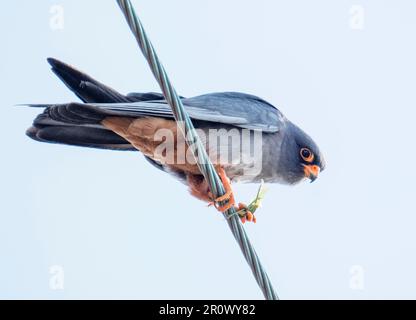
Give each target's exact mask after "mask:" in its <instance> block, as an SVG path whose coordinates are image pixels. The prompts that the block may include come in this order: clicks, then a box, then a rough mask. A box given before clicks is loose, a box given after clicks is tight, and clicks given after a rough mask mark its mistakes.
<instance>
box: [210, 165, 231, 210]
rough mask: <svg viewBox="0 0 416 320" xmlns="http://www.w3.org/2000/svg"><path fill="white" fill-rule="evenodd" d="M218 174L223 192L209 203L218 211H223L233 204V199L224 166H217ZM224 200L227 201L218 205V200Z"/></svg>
mask: <svg viewBox="0 0 416 320" xmlns="http://www.w3.org/2000/svg"><path fill="white" fill-rule="evenodd" d="M218 175H219V177H220V179H221V181H222V183H223V185H224V189H225V193H224V194H223V195H222V196H220V197H218V198H216V199H214V200H213V201H212V202H211V203H210V205H214V206H215V208H216V209H217V210H218V211H220V212H225V211H227V210H228V209H230V208H231V207H233V206H234V205H235V199H234V194H233V190H232V189H231V184H230V179H228V177H227V174H226V173H225V170H224V168H222V167H219V169H218ZM225 201H227V203H226V204H224V205H218V203H219V202H225Z"/></svg>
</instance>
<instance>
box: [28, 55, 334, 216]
mask: <svg viewBox="0 0 416 320" xmlns="http://www.w3.org/2000/svg"><path fill="white" fill-rule="evenodd" d="M47 61H48V63H49V64H50V66H51V70H52V71H53V72H54V73H55V75H56V76H57V77H58V78H59V79H60V80H61V81H62V82H63V83H64V84H65V85H66V86H67V87H68V88H69V89H70V90H71V91H72V92H73V93H74V94H75V95H76V96H77V97H78V98H79V99H80V100H81V102H71V103H59V104H29V105H28V106H30V107H37V108H42V109H43V111H42V112H41V113H40V114H39V115H38V116H37V117H36V118H35V119H34V121H33V124H32V126H31V127H30V128H29V129H27V131H26V134H27V136H29V137H30V138H32V139H34V140H36V141H39V142H48V143H56V144H65V145H72V146H79V147H89V148H99V149H107V150H120V151H139V152H141V153H142V154H143V155H144V157H145V159H146V160H148V161H149V162H150V163H151V164H152V165H153V166H154V167H156V168H157V169H159V170H162V171H165V172H167V173H169V174H171V175H172V176H173V177H175V178H176V179H178V180H179V181H181V182H183V183H184V184H186V185H187V186H188V187H189V191H190V193H191V195H193V196H194V197H196V198H198V199H200V200H202V201H204V202H207V203H208V204H210V205H214V206H215V207H216V208H217V209H218V210H219V211H220V212H225V211H227V210H228V209H230V208H231V207H236V208H237V209H239V210H240V209H246V214H244V215H242V216H241V218H242V220H243V222H245V221H246V219H247V217H249V219H248V220H249V221H254V222H255V221H256V219H255V217H254V216H253V214H252V213H251V212H250V211H249V210H247V206H245V205H244V204H242V203H239V204H238V205H237V204H236V201H235V197H234V193H233V191H232V187H231V183H234V182H246V183H247V182H248V183H250V182H251V183H256V182H260V181H264V182H267V183H280V184H286V185H295V184H298V183H300V182H301V181H304V180H310V181H311V182H313V181H315V180H316V179H317V177H318V175H319V174H320V172H322V171H323V170H324V169H325V166H326V163H325V160H324V156H323V154H322V153H321V151H320V149H319V147H318V145H317V144H316V143H315V142H314V140H313V139H312V138H311V137H310V136H309V135H308V134H306V133H305V132H304V131H303V130H302V129H300V128H299V127H298V126H297V125H295V124H294V123H293V122H291V121H290V120H289V119H287V118H286V117H285V116H284V115H283V113H282V112H281V111H280V110H279V109H277V108H276V107H275V106H273V105H272V104H271V103H269V102H267V101H266V100H264V99H261V98H259V97H257V96H255V95H251V94H246V93H240V92H215V93H208V94H203V95H199V96H195V97H191V98H185V97H182V96H180V99H181V101H182V103H183V105H184V107H185V109H186V111H187V112H188V114H189V116H190V118H191V119H192V121H193V124H194V127H195V129H196V130H197V133H198V135H199V136H200V137H201V141H202V142H203V145H204V147H205V148H206V150H207V153H208V155H209V158H210V159H211V160H213V161H214V167H215V170H216V171H217V173H218V175H219V177H220V179H221V180H222V182H223V184H224V187H225V194H224V195H223V196H221V197H218V198H215V197H214V196H213V194H212V192H211V190H210V187H209V184H208V182H207V181H206V179H205V178H204V177H203V175H202V174H201V172H200V170H199V167H198V163H197V159H196V158H195V156H193V153H191V152H189V151H190V149H191V148H192V146H191V145H190V144H188V145H187V144H186V140H185V135H186V132H185V135H184V131H183V130H182V128H181V126H180V124H178V123H177V122H175V119H174V115H173V112H172V110H171V108H170V106H169V105H168V103H167V102H166V100H165V98H164V96H163V94H161V93H157V92H147V93H136V92H135V93H129V94H127V95H124V94H121V93H119V92H118V91H116V90H114V89H112V88H110V87H109V86H107V85H104V84H102V83H101V82H99V81H97V80H95V79H93V78H92V77H91V76H89V75H87V74H86V73H84V72H82V71H80V70H78V69H76V68H75V67H72V66H71V65H69V64H66V63H64V62H61V61H59V60H57V59H55V58H48V59H47ZM161 132H162V133H164V135H163V134H161ZM211 132H215V133H216V134H217V135H212V134H211ZM230 132H232V133H233V134H232V135H229V133H230ZM223 136H225V137H226V139H221V138H222V137H223ZM235 136H237V138H239V139H237V140H233V138H234V137H235ZM229 138H230V139H229ZM168 140H169V141H168ZM218 140H220V142H218ZM256 141H257V142H256ZM167 142H169V143H167ZM214 142H215V143H214ZM243 144H244V145H246V148H242V147H241V146H242V145H243ZM256 144H257V146H256ZM259 144H260V145H259ZM253 145H254V147H253ZM253 149H254V152H253ZM179 154H185V156H183V157H181V161H179V158H180V157H179V156H178V155H179ZM189 154H191V155H192V156H189ZM244 160H245V161H244Z"/></svg>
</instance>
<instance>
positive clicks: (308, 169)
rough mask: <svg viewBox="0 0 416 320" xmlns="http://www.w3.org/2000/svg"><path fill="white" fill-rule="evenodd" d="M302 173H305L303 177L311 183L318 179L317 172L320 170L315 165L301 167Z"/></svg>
mask: <svg viewBox="0 0 416 320" xmlns="http://www.w3.org/2000/svg"><path fill="white" fill-rule="evenodd" d="M303 171H304V172H305V177H306V178H308V179H310V180H311V182H314V181H315V180H316V178H318V175H319V172H320V171H321V169H320V168H319V167H318V166H317V165H306V164H304V165H303Z"/></svg>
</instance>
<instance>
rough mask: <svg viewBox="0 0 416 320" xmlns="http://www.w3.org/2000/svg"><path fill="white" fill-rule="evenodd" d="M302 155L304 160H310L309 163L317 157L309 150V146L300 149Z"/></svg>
mask: <svg viewBox="0 0 416 320" xmlns="http://www.w3.org/2000/svg"><path fill="white" fill-rule="evenodd" d="M300 156H301V157H302V159H303V160H305V161H306V162H309V163H310V162H312V161H313V159H314V158H315V156H314V154H313V153H312V151H311V150H309V149H308V148H302V149H300Z"/></svg>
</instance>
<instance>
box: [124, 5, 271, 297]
mask: <svg viewBox="0 0 416 320" xmlns="http://www.w3.org/2000/svg"><path fill="white" fill-rule="evenodd" d="M117 3H118V5H119V7H120V9H121V10H122V12H123V14H124V16H125V18H126V20H127V23H128V25H129V27H130V29H131V31H132V32H133V34H134V36H135V38H136V40H137V43H138V44H139V47H140V49H141V51H142V53H143V55H144V56H145V58H146V60H147V62H148V63H149V66H150V69H151V70H152V73H153V75H154V76H155V78H156V80H157V82H158V83H159V86H160V88H161V90H162V92H163V95H164V96H165V99H166V101H167V102H168V104H169V105H170V107H171V108H172V112H173V115H174V117H175V120H176V121H177V122H178V124H179V127H180V129H181V131H182V133H183V134H184V136H185V139H186V141H187V143H188V145H192V146H195V147H194V148H193V152H194V156H195V158H196V160H197V164H198V167H199V170H200V171H201V173H202V175H203V176H204V178H205V179H206V180H207V182H208V184H209V186H210V189H211V192H212V193H213V194H214V196H215V197H220V196H222V195H224V193H225V190H224V187H223V184H222V182H221V180H220V178H219V177H218V174H217V172H216V170H215V168H214V166H213V164H212V163H211V161H210V160H209V157H208V154H207V152H206V150H205V147H204V146H203V144H202V142H201V140H200V139H199V136H198V134H197V133H196V131H195V128H194V126H193V124H192V121H191V119H190V117H189V115H188V113H187V112H186V110H185V108H184V106H183V104H182V101H181V99H180V98H179V96H178V94H177V92H176V90H175V88H174V87H173V85H172V84H171V82H170V80H169V77H168V75H167V73H166V71H165V69H164V67H163V65H162V63H161V62H160V60H159V58H158V56H157V54H156V51H155V49H154V48H153V45H152V43H151V42H150V39H149V38H148V37H147V35H146V32H145V30H144V28H143V25H142V23H141V21H140V19H139V18H138V16H137V15H136V12H135V10H134V8H133V6H132V4H131V2H130V0H117ZM181 124H183V125H181ZM235 213H236V211H235V209H234V208H230V209H229V210H228V211H227V212H225V213H224V216H225V217H226V221H227V223H228V226H229V227H230V229H231V232H232V234H233V235H234V238H235V239H236V240H237V242H238V244H239V246H240V249H241V251H242V252H243V255H244V257H245V259H246V261H247V263H248V264H249V266H250V268H251V270H252V272H253V275H254V277H255V279H256V281H257V283H258V285H259V286H260V288H261V290H262V292H263V295H264V297H265V299H267V300H278V299H279V298H278V296H277V294H276V292H275V291H274V289H273V286H272V283H271V281H270V279H269V277H268V275H267V273H266V271H265V269H264V268H263V266H262V264H261V262H260V259H259V258H258V256H257V253H256V251H255V249H254V247H253V246H252V244H251V242H250V240H249V238H248V236H247V234H246V232H245V230H244V228H243V225H242V223H241V221H240V218H239V217H238V215H237V214H235Z"/></svg>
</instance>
